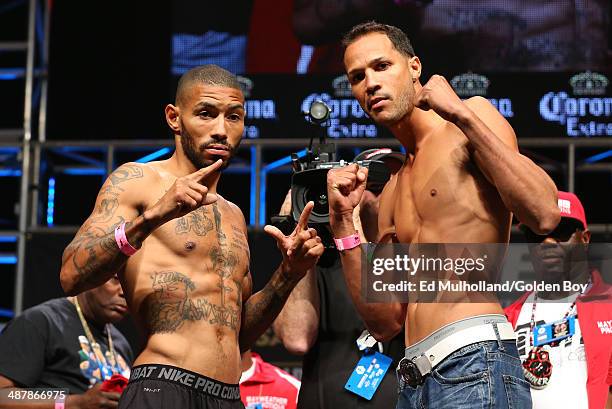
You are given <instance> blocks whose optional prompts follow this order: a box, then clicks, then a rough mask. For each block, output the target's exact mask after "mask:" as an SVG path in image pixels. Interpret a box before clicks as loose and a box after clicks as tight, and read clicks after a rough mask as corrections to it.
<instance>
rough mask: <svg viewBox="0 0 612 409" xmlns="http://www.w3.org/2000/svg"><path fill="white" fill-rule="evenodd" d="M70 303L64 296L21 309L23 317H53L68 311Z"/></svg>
mask: <svg viewBox="0 0 612 409" xmlns="http://www.w3.org/2000/svg"><path fill="white" fill-rule="evenodd" d="M71 307H72V304H71V303H70V301H68V299H67V298H65V297H60V298H53V299H51V300H48V301H45V302H43V303H40V304H38V305H35V306H33V307H30V308H28V309H26V310H24V311H23V313H22V314H21V315H20V316H23V317H24V318H33V317H43V316H44V317H46V318H49V319H55V318H56V317H57V316H58V315H66V314H67V313H69V311H70V308H71Z"/></svg>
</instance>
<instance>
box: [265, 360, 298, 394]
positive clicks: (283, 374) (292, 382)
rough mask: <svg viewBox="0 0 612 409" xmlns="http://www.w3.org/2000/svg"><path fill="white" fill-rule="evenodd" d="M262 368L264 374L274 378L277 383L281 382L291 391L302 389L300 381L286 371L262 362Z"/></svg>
mask: <svg viewBox="0 0 612 409" xmlns="http://www.w3.org/2000/svg"><path fill="white" fill-rule="evenodd" d="M262 367H263V368H262V369H263V370H264V372H265V373H266V374H268V375H269V376H271V377H273V378H274V379H275V381H276V382H280V383H282V384H284V385H285V386H286V387H287V388H290V389H297V390H299V389H300V385H301V382H300V380H299V379H297V378H296V377H295V376H293V375H291V374H290V373H289V372H287V371H285V370H284V369H281V368H279V367H278V366H276V365H273V364H271V363H269V362H265V361H263V362H262Z"/></svg>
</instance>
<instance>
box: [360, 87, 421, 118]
mask: <svg viewBox="0 0 612 409" xmlns="http://www.w3.org/2000/svg"><path fill="white" fill-rule="evenodd" d="M381 96H383V97H385V98H387V99H388V100H389V101H390V102H391V104H390V106H389V107H387V109H388V110H389V111H387V112H385V111H382V112H379V113H378V114H374V113H372V112H368V115H369V116H370V117H371V118H372V119H373V120H374V122H376V123H377V124H379V125H382V126H386V127H391V126H393V125H395V124H397V123H398V122H400V121H401V120H402V119H404V118H405V117H406V115H409V114H410V113H411V112H412V110H413V108H414V106H413V104H412V98H411V95H410V92H408V91H407V90H406V91H405V92H402V93H400V94H399V95H398V96H397V98H392V97H391V96H390V95H388V94H384V95H381ZM381 114H382V115H381Z"/></svg>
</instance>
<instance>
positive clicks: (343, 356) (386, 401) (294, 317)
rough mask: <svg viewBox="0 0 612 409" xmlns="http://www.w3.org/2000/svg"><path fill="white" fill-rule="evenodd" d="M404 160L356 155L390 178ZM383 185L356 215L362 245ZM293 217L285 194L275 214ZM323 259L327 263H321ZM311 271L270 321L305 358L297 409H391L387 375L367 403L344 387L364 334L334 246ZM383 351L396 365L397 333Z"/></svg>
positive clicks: (375, 152) (373, 226) (383, 152)
mask: <svg viewBox="0 0 612 409" xmlns="http://www.w3.org/2000/svg"><path fill="white" fill-rule="evenodd" d="M404 159H405V157H404V155H403V154H401V153H399V152H393V151H391V149H389V148H383V149H368V150H365V151H363V152H361V153H360V154H359V155H357V156H356V157H355V158H354V159H353V162H355V161H359V160H379V161H383V162H384V163H385V164H386V165H387V167H388V168H389V170H390V171H391V172H392V173H394V172H397V170H398V169H399V168H400V167H401V166H402V163H403V161H404ZM381 189H382V186H371V187H370V190H366V191H365V192H364V195H363V197H362V199H361V202H360V206H359V208H358V210H357V211H356V212H355V214H354V215H355V222H356V223H355V224H356V225H357V226H360V227H361V228H360V230H361V232H362V234H363V239H364V241H370V242H372V241H375V240H376V236H377V235H378V225H377V219H378V197H379V195H380V191H381ZM290 212H291V197H290V195H287V198H286V199H285V202H284V203H283V205H282V207H281V210H280V212H279V215H288V214H290ZM323 260H325V261H327V263H325V262H324V261H323ZM323 260H320V261H319V263H318V264H317V267H316V269H315V270H310V271H309V272H308V273H307V274H306V277H304V279H302V281H300V283H299V284H298V285H297V286H296V288H295V289H294V290H293V292H292V293H291V295H290V296H289V299H288V300H287V303H286V304H285V306H284V307H283V310H282V311H281V313H280V314H279V316H278V317H277V319H276V321H275V322H274V326H273V328H274V332H275V333H276V335H277V336H278V337H279V338H280V339H281V341H282V343H283V345H284V346H285V348H286V349H287V350H288V351H289V352H291V353H293V354H297V355H304V359H303V364H302V370H303V372H302V388H301V389H300V398H299V400H298V408H300V409H301V408H304V409H311V408H345V407H347V408H348V407H350V408H355V409H357V408H390V407H393V405H394V403H395V402H396V400H397V382H396V379H395V376H394V375H393V374H386V375H385V376H384V378H383V380H382V383H381V386H380V387H379V388H378V390H377V391H376V392H375V393H374V396H373V397H372V399H371V400H366V399H363V398H361V397H359V396H358V395H356V394H353V393H352V392H350V391H348V390H346V389H345V388H344V386H345V384H346V382H347V380H348V379H349V376H350V375H351V372H352V371H353V369H354V367H355V365H356V364H357V362H358V361H359V359H360V357H361V353H360V351H359V349H358V348H357V345H356V343H355V341H356V339H357V338H358V337H359V335H360V334H361V333H362V331H363V330H364V329H365V324H364V323H363V321H362V320H361V318H360V317H359V314H357V311H356V310H355V306H354V305H353V303H352V301H351V297H350V295H349V292H348V289H347V287H346V283H345V281H344V277H343V274H342V265H341V263H340V258H339V257H338V250H337V249H336V248H335V247H332V248H328V249H326V254H324V256H323ZM380 346H381V347H382V352H383V353H384V354H386V355H389V356H391V357H392V358H393V360H394V364H395V365H397V363H398V362H399V360H400V359H401V358H402V356H403V351H404V347H405V346H404V339H403V336H402V335H401V334H400V335H398V336H396V337H395V338H393V339H392V340H391V341H389V342H384V343H381V344H380Z"/></svg>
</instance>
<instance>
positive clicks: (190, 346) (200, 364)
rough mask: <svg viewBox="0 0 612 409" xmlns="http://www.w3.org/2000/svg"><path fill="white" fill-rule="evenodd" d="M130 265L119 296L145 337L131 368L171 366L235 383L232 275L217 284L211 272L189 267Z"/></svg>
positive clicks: (236, 292)
mask: <svg viewBox="0 0 612 409" xmlns="http://www.w3.org/2000/svg"><path fill="white" fill-rule="evenodd" d="M130 261H134V263H133V264H131V265H130V266H128V269H130V271H126V273H125V274H124V275H123V280H122V285H123V288H124V294H125V296H126V299H127V301H128V305H129V306H130V311H131V313H132V316H133V317H134V319H135V320H136V322H137V323H138V325H139V327H141V328H142V329H143V331H144V333H145V334H146V336H147V341H146V345H145V347H144V350H143V351H142V353H141V354H140V355H139V356H138V358H137V359H136V361H135V362H134V365H143V364H165V365H173V366H177V367H180V368H183V369H187V370H190V371H193V372H196V373H198V374H201V375H204V376H207V377H210V378H213V379H216V380H218V381H220V382H225V383H230V384H237V383H238V380H239V379H240V373H241V372H240V350H239V346H238V333H239V330H240V315H241V314H240V310H241V305H239V303H240V301H239V300H240V299H241V296H242V295H241V288H239V287H238V286H237V284H236V282H235V281H234V280H233V279H232V277H231V276H230V277H227V278H226V279H223V280H221V279H220V276H219V275H218V274H216V273H215V272H210V271H193V270H194V267H193V265H180V264H178V263H177V264H175V265H174V267H168V266H167V265H166V266H160V265H152V264H151V263H146V265H144V263H143V264H142V265H138V263H137V261H138V260H130ZM204 264H206V263H204Z"/></svg>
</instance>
